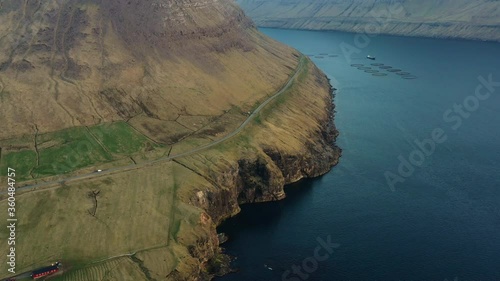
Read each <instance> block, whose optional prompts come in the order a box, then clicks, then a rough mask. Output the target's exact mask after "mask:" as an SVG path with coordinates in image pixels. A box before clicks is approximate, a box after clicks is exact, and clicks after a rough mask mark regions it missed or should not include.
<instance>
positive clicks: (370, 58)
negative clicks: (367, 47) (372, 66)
mask: <svg viewBox="0 0 500 281" xmlns="http://www.w3.org/2000/svg"><path fill="white" fill-rule="evenodd" d="M366 58H367V59H369V60H375V57H372V56H370V55H368V56H366Z"/></svg>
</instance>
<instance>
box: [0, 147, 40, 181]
mask: <svg viewBox="0 0 500 281" xmlns="http://www.w3.org/2000/svg"><path fill="white" fill-rule="evenodd" d="M34 165H36V152H35V151H33V150H22V151H19V152H15V153H8V154H6V155H5V156H3V157H2V162H0V171H2V172H3V171H7V169H8V168H9V167H10V168H14V167H15V170H16V174H17V180H19V181H22V180H28V179H30V178H31V176H30V171H31V170H32V169H33V167H34Z"/></svg>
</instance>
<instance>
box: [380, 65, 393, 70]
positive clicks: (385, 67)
mask: <svg viewBox="0 0 500 281" xmlns="http://www.w3.org/2000/svg"><path fill="white" fill-rule="evenodd" d="M379 68H380V69H391V68H392V66H388V65H382V66H379Z"/></svg>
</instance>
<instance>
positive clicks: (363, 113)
mask: <svg viewBox="0 0 500 281" xmlns="http://www.w3.org/2000/svg"><path fill="white" fill-rule="evenodd" d="M262 31H263V32H264V33H266V34H267V35H269V36H271V37H273V38H274V39H276V40H278V41H281V42H283V43H285V44H288V45H291V46H293V47H295V48H297V49H298V50H300V51H301V52H302V53H304V54H306V55H309V56H310V57H311V59H312V60H313V61H314V62H315V63H316V64H317V65H318V67H319V68H321V69H322V70H323V71H324V72H325V73H326V74H327V75H328V76H329V77H330V78H331V79H332V83H333V84H334V87H335V88H337V89H338V90H337V91H336V96H335V104H336V111H337V113H336V124H337V127H338V129H339V131H340V136H339V138H338V140H337V145H338V146H340V147H341V148H342V149H343V155H342V158H341V160H340V164H339V165H338V166H336V167H335V168H333V169H332V171H331V172H329V173H328V174H326V175H325V176H323V177H321V178H317V179H312V180H305V181H302V182H300V183H297V184H294V185H292V186H290V187H288V188H287V195H288V198H287V199H285V200H284V201H281V202H273V203H264V204H256V205H246V206H243V208H242V212H241V214H240V215H238V216H237V217H235V218H233V219H230V220H228V221H227V222H226V223H224V224H223V225H222V226H221V227H220V229H219V231H222V232H225V233H227V234H228V235H229V238H230V240H229V241H228V242H227V243H226V244H224V247H225V248H226V250H227V253H229V254H230V255H233V256H235V257H237V260H236V261H235V262H234V264H233V266H234V267H236V268H238V269H239V272H238V273H234V274H230V275H228V276H226V277H222V278H220V280H222V281H233V280H238V281H247V280H248V281H250V280H251V281H254V280H255V281H261V280H290V281H299V280H325V281H326V280H328V281H329V280H332V281H335V280H339V281H355V280H363V281H364V280H405V281H410V280H412V281H413V280H419V281H420V280H422V281H424V280H425V281H432V280H437V281H444V280H449V281H469V280H470V281H479V280H481V281H486V280H488V281H489V280H500V44H498V43H487V42H475V41H462V40H438V39H424V38H405V37H395V36H382V35H380V36H376V37H371V38H370V41H369V42H368V43H367V42H362V43H364V44H358V45H356V43H355V42H356V41H358V43H360V42H361V41H362V40H359V39H360V38H359V37H357V38H356V37H355V34H351V33H340V32H315V31H294V30H279V29H262ZM365 39H366V38H365ZM354 48H356V49H354ZM353 51H355V52H354V53H352V54H351V55H350V56H346V52H347V53H348V52H353ZM367 55H372V56H375V57H376V60H374V61H372V60H368V59H367V58H366V56H367ZM372 64H377V65H372ZM378 64H383V65H378ZM352 65H354V66H352ZM381 66H384V67H385V66H387V67H388V66H390V67H392V68H386V69H384V68H381ZM360 68H361V69H360ZM388 69H394V70H392V71H394V72H390V71H388ZM398 70H399V71H398ZM365 71H368V72H375V71H377V72H376V73H384V74H387V75H386V76H373V74H371V73H367V72H365ZM401 72H407V73H406V76H405V75H400V74H401ZM398 73H399V74H398ZM403 74H405V73H403ZM378 75H383V74H378ZM404 77H405V78H412V79H405V78H404ZM480 77H483V78H480ZM488 81H489V82H488ZM305 106H306V105H305ZM399 166H401V167H399ZM399 168H400V169H399ZM398 169H399V170H400V171H398ZM387 175H390V176H389V181H388V180H387V178H386V176H387ZM388 182H389V183H388ZM391 182H392V187H391ZM325 244H327V245H326V246H325ZM328 244H329V245H328Z"/></svg>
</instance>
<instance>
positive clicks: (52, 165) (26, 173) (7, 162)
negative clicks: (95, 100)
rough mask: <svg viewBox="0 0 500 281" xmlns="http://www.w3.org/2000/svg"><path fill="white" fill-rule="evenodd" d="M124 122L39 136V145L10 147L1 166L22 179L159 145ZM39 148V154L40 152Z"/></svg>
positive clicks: (72, 169)
mask: <svg viewBox="0 0 500 281" xmlns="http://www.w3.org/2000/svg"><path fill="white" fill-rule="evenodd" d="M159 147H160V146H159V145H157V144H155V143H154V142H152V141H150V140H149V139H148V138H146V137H145V136H143V135H142V134H140V133H139V132H137V131H135V130H134V129H133V128H132V127H131V126H130V125H128V124H127V123H125V122H115V123H107V124H101V125H97V126H94V127H91V128H88V129H87V128H86V127H75V128H70V129H65V130H62V131H58V132H54V133H48V134H42V135H39V136H37V146H36V148H37V149H36V148H26V149H20V150H13V151H7V152H5V153H3V155H2V158H1V159H0V168H1V169H2V170H5V169H6V168H7V167H12V168H14V169H16V171H17V179H18V180H19V181H23V180H28V179H32V178H41V177H45V176H53V175H60V174H66V173H70V172H74V171H76V170H79V169H82V168H85V167H90V166H94V165H98V164H102V163H107V162H110V161H114V160H119V159H122V158H125V157H130V156H133V155H141V154H143V153H146V152H149V151H152V150H154V149H155V148H159ZM37 150H38V155H37Z"/></svg>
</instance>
